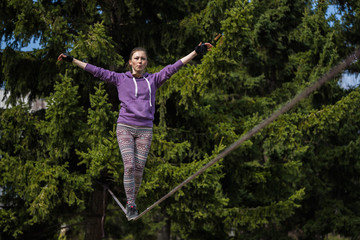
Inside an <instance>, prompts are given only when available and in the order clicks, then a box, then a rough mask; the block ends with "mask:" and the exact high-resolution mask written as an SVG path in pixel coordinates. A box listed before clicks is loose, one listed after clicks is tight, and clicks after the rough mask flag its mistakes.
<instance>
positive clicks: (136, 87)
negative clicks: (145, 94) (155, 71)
mask: <svg viewBox="0 0 360 240" xmlns="http://www.w3.org/2000/svg"><path fill="white" fill-rule="evenodd" d="M143 78H144V79H145V80H146V82H147V84H148V87H149V97H150V100H149V102H150V107H152V104H151V86H150V82H149V80H148V79H147V78H146V77H143ZM133 81H134V85H135V97H136V98H137V95H138V86H137V83H136V80H135V78H134V77H133Z"/></svg>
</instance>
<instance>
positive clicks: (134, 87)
mask: <svg viewBox="0 0 360 240" xmlns="http://www.w3.org/2000/svg"><path fill="white" fill-rule="evenodd" d="M183 65H184V64H183V63H182V62H181V61H180V60H178V61H177V62H176V63H174V64H172V65H168V66H166V67H165V68H163V69H162V70H161V71H160V72H157V73H154V74H150V73H145V74H144V75H143V77H141V78H135V77H133V75H132V74H131V73H130V72H126V73H117V72H113V71H109V70H106V69H103V68H100V67H96V66H94V65H91V64H87V65H86V67H85V71H88V72H89V73H91V74H92V75H94V77H97V78H100V79H101V80H103V81H105V82H108V83H111V84H114V85H115V86H116V88H117V91H118V97H119V100H120V102H121V109H120V113H119V118H118V120H117V122H118V123H123V124H128V125H133V126H143V127H152V126H153V120H154V113H155V93H156V90H157V89H158V88H159V87H160V86H161V85H162V84H163V83H164V82H165V81H166V80H167V79H169V78H170V77H171V76H172V75H173V74H174V73H176V72H177V71H178V70H179V69H180V68H181V67H182V66H183Z"/></svg>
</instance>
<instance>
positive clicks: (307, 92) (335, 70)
mask: <svg viewBox="0 0 360 240" xmlns="http://www.w3.org/2000/svg"><path fill="white" fill-rule="evenodd" d="M359 57H360V49H356V50H355V51H354V52H353V53H352V54H351V55H349V56H348V57H347V58H346V59H344V60H343V61H342V62H340V63H339V64H338V65H336V66H335V67H333V68H332V69H330V71H328V72H327V73H326V74H324V75H323V76H322V77H320V78H319V79H318V80H317V81H316V82H314V83H313V84H312V85H310V86H309V87H307V88H305V90H304V91H302V92H301V93H300V94H298V95H296V96H295V97H294V98H293V99H291V100H290V101H289V102H287V103H286V104H285V105H284V106H283V107H282V108H281V109H279V110H278V111H276V112H274V113H273V114H272V115H271V116H270V117H268V118H267V119H265V120H263V121H262V122H261V123H259V124H258V125H256V126H255V127H253V128H252V129H251V130H249V131H248V132H247V133H246V134H245V135H243V136H242V137H241V138H240V139H239V140H237V141H236V142H234V143H233V144H231V145H230V146H229V147H228V148H226V149H225V150H224V151H222V152H221V153H220V154H219V155H217V156H216V157H215V158H213V159H212V160H211V161H210V162H208V163H207V164H205V165H204V166H203V167H202V168H201V169H200V170H198V171H197V172H196V173H194V174H193V175H191V176H190V177H188V178H187V179H186V180H185V181H183V182H182V183H180V184H179V185H178V186H176V187H175V188H173V189H172V190H171V191H170V192H169V193H167V194H166V195H164V196H163V197H162V198H160V199H159V200H157V201H156V202H155V203H153V204H152V205H150V206H149V207H148V208H146V209H145V210H144V211H143V212H142V213H140V214H139V215H138V216H137V217H136V218H133V219H132V220H137V219H139V218H141V217H142V216H144V215H145V214H146V213H148V212H149V211H150V210H151V209H153V208H154V207H156V206H157V205H159V204H160V203H161V202H163V201H164V200H165V199H167V198H168V197H170V196H172V195H173V194H174V193H176V192H177V191H178V190H179V189H180V188H182V187H183V186H184V185H186V184H187V183H189V182H190V181H192V180H193V179H194V178H196V177H197V176H199V175H200V174H202V173H204V172H205V171H206V170H207V169H208V168H209V167H211V166H212V165H214V164H215V163H216V162H218V161H219V160H221V159H223V158H224V157H226V156H227V155H229V154H230V153H231V152H232V151H234V150H235V149H236V148H238V147H239V146H240V145H241V144H242V143H243V142H245V141H247V140H249V139H250V138H251V137H252V136H253V135H255V134H256V133H258V132H259V131H260V130H262V129H263V128H264V127H266V126H267V125H269V124H270V123H271V122H273V121H274V120H276V119H277V118H278V117H279V116H281V115H282V114H283V113H285V112H287V111H288V110H290V109H291V108H292V107H294V106H295V105H296V104H297V103H298V102H300V101H301V100H302V99H304V98H306V97H307V96H309V95H310V93H312V92H314V91H315V90H316V89H318V88H319V87H321V86H322V85H323V84H324V83H326V82H327V81H329V80H330V79H332V78H334V77H335V76H336V75H338V74H339V73H340V72H341V71H343V70H344V69H345V68H347V67H348V66H349V65H351V63H353V62H354V61H355V60H357V59H358V58H359ZM108 191H109V193H110V194H111V196H112V197H113V198H114V199H115V201H116V202H117V204H118V205H119V206H120V208H121V209H122V210H123V212H124V213H125V214H126V210H125V208H124V207H123V205H122V204H121V203H120V201H119V200H118V199H117V198H116V197H115V195H114V194H113V193H112V192H111V190H110V189H108Z"/></svg>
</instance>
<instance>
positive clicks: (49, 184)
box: [0, 0, 360, 240]
mask: <svg viewBox="0 0 360 240" xmlns="http://www.w3.org/2000/svg"><path fill="white" fill-rule="evenodd" d="M330 5H331V6H332V7H333V8H334V9H336V13H337V15H336V16H335V15H331V14H330V15H329V14H328V9H329V6H330ZM359 14H360V2H359V1H357V0H352V1H343V0H331V1H327V0H318V1H310V0H308V1H307V0H291V1H290V0H265V1H259V0H253V1H245V0H210V1H203V0H196V1H194V0H192V1H190V0H189V1H188V0H182V1H179V0H174V1H163V0H158V1H152V0H148V1H142V0H136V1H135V0H126V1H121V0H103V1H97V0H87V1H84V0H71V1H69V0H68V1H64V0H53V1H50V0H38V1H32V0H21V1H20V0H7V1H6V0H2V1H1V2H0V19H1V23H0V24H1V25H2V27H1V28H0V31H1V39H2V40H1V41H2V42H4V43H6V48H5V49H2V50H1V52H0V57H1V61H0V64H1V65H0V68H1V72H0V85H4V86H5V90H6V92H8V93H9V94H10V96H9V98H8V99H7V101H8V103H9V104H12V107H10V108H7V109H2V110H1V113H0V114H1V115H0V118H1V120H0V187H1V193H0V203H1V204H0V205H1V206H0V229H1V230H0V239H38V240H39V239H86V240H90V239H101V238H103V237H104V238H105V239H122V240H125V239H126V240H128V239H159V240H165V239H344V238H348V239H359V238H360V181H359V180H360V179H359V176H360V146H359V145H360V135H359V134H360V118H359V115H360V112H359V111H358V107H359V106H360V105H359V104H360V91H359V89H357V88H355V87H350V88H343V87H341V84H339V79H340V80H341V76H342V75H341V74H339V76H338V77H337V78H336V79H333V80H331V81H329V82H327V83H326V84H325V85H324V86H322V87H321V88H320V89H318V90H317V91H316V92H314V93H313V94H311V95H310V96H309V97H308V98H306V99H305V100H303V101H301V103H300V104H298V105H297V106H296V107H294V108H293V109H291V110H290V111H289V112H287V113H285V114H283V115H282V116H281V117H280V118H279V119H277V120H276V121H275V122H273V123H271V124H270V125H268V126H267V127H266V128H265V129H263V130H262V131H261V132H260V133H258V134H256V135H255V136H254V137H252V138H251V139H250V140H248V141H246V142H245V143H244V144H242V145H241V146H240V147H239V148H238V149H236V150H235V151H234V152H232V153H231V154H230V155H228V156H227V157H226V158H225V159H223V160H222V161H220V162H218V163H217V164H215V165H214V166H213V167H211V168H210V169H209V170H208V171H206V172H205V173H203V174H202V175H200V176H199V177H198V178H196V179H195V180H193V181H192V182H190V183H189V184H187V185H185V186H184V187H183V188H182V189H181V190H180V191H178V192H177V193H176V194H174V195H173V196H172V197H170V198H168V199H167V200H166V201H164V202H163V203H161V204H160V205H159V206H158V207H156V208H155V209H153V210H151V211H150V212H149V213H148V214H146V215H144V216H143V217H142V218H140V219H139V220H137V221H135V222H134V221H132V222H128V221H127V220H126V218H125V216H124V214H123V213H122V212H121V210H120V209H119V208H118V206H117V205H116V203H115V202H114V201H113V199H112V198H111V196H109V195H108V194H106V191H105V190H104V188H103V185H102V184H101V183H106V184H107V185H108V186H110V187H111V189H112V190H113V191H114V192H115V193H116V195H117V196H118V197H119V198H120V200H121V201H123V202H124V196H125V194H124V190H123V186H122V175H123V174H122V171H123V166H122V161H121V156H120V154H119V150H118V146H117V141H116V134H115V123H116V117H117V114H118V110H119V102H118V100H117V93H116V89H115V88H114V87H113V86H110V85H106V84H104V83H101V82H100V81H99V80H98V79H95V78H93V77H92V76H91V75H90V74H88V73H86V72H84V71H83V70H81V69H78V68H76V67H75V66H72V65H71V64H69V63H64V62H62V63H58V62H57V61H56V60H57V56H58V55H59V54H60V53H61V52H70V53H71V54H72V55H73V56H75V57H76V58H78V59H80V60H83V61H86V62H89V63H92V64H94V65H97V66H100V67H104V68H107V69H111V70H114V71H118V72H122V71H126V66H125V63H126V62H127V59H128V55H129V52H130V51H131V49H132V48H134V47H136V46H143V47H146V48H147V49H148V53H149V67H148V72H156V71H158V70H160V69H161V68H162V67H164V66H166V65H167V64H171V63H174V62H175V61H176V60H177V59H179V58H181V57H182V56H184V55H186V54H187V53H189V52H190V51H192V50H193V49H194V47H195V46H196V45H197V44H198V43H199V42H200V41H204V42H212V43H213V44H214V46H215V47H214V48H213V49H212V51H211V52H209V53H207V54H206V55H205V56H198V57H197V58H196V59H194V60H193V61H192V62H191V64H189V65H187V66H185V67H184V68H182V69H181V70H180V71H179V72H178V73H177V74H175V75H174V76H173V77H172V78H171V79H169V80H168V81H167V82H166V84H165V85H163V86H162V87H161V88H160V89H159V90H158V92H157V96H156V101H157V105H156V108H157V111H156V116H155V117H156V119H155V125H154V138H153V143H152V147H151V152H150V154H149V158H148V162H147V165H146V170H145V176H144V180H143V184H142V187H141V191H140V193H139V196H138V202H137V205H138V207H139V209H140V211H143V210H144V209H146V207H148V206H149V205H150V204H152V203H153V202H155V201H156V200H158V199H159V198H160V197H162V196H163V195H165V194H166V193H168V192H169V191H170V190H171V189H173V188H174V187H175V186H177V185H178V184H179V183H181V182H182V181H183V180H185V179H186V178H187V177H188V176H190V175H191V174H193V173H194V172H195V171H196V170H198V169H199V168H201V166H203V165H204V164H206V163H207V162H208V161H209V160H210V159H212V158H213V157H214V156H216V155H217V154H219V153H220V152H221V151H222V150H224V149H225V148H226V147H227V146H229V145H230V144H231V143H233V142H234V141H236V140H238V139H239V138H240V137H241V136H242V135H243V134H245V133H246V132H247V131H248V130H250V129H251V128H252V127H254V126H256V125H257V124H258V123H259V122H260V121H261V120H263V119H265V118H266V117H268V116H269V115H270V114H271V113H273V112H274V111H276V110H277V109H279V108H280V107H281V106H282V105H284V104H285V103H286V102H287V101H289V100H290V99H292V98H293V97H294V96H295V95H296V94H298V93H299V92H301V91H302V90H303V89H304V88H305V87H307V86H309V85H310V84H311V83H313V82H315V81H316V80H317V79H318V78H319V77H321V76H322V75H323V74H325V73H326V72H327V71H328V70H330V69H331V68H332V67H333V66H334V65H336V64H337V63H338V62H339V61H341V60H342V59H344V58H345V57H346V56H348V55H349V54H350V53H352V52H353V51H354V49H356V47H358V45H359V40H360V36H359V35H360V16H359ZM217 33H222V37H221V39H220V40H219V41H217V42H215V41H214V40H213V39H214V37H215V36H216V34H217ZM33 41H35V42H37V43H38V44H39V48H37V49H34V50H33V51H27V52H25V51H21V49H22V48H24V47H26V46H28V45H29V44H31V43H32V42H33ZM359 70H360V64H359V63H358V62H357V61H356V62H354V63H353V64H352V65H351V66H350V67H349V68H348V69H347V70H346V73H354V74H357V73H358V72H359ZM28 94H29V95H28ZM25 95H28V96H29V99H30V100H35V99H37V98H44V99H46V102H47V108H46V109H44V110H41V111H37V112H30V111H29V106H28V105H27V104H21V103H19V102H18V100H19V98H21V97H23V96H25ZM105 215H106V218H105V221H104V222H102V219H103V217H104V216H105ZM103 223H104V224H103ZM103 230H104V231H103Z"/></svg>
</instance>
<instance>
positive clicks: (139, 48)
mask: <svg viewBox="0 0 360 240" xmlns="http://www.w3.org/2000/svg"><path fill="white" fill-rule="evenodd" d="M139 51H141V52H145V55H146V56H147V51H146V49H145V48H143V47H136V48H134V49H133V50H132V51H131V53H130V56H129V60H131V58H132V56H133V55H134V53H136V52H139Z"/></svg>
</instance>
